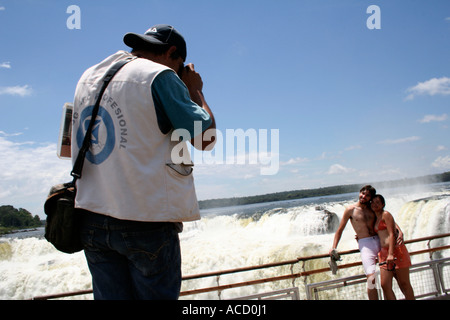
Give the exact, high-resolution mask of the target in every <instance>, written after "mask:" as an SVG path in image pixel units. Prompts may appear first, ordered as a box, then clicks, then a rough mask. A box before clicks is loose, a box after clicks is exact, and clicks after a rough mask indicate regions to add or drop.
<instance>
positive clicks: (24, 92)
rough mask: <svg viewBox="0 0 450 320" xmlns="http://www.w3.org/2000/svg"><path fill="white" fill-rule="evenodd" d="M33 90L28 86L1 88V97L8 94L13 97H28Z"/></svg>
mask: <svg viewBox="0 0 450 320" xmlns="http://www.w3.org/2000/svg"><path fill="white" fill-rule="evenodd" d="M32 91H33V90H32V89H31V88H30V86H28V85H27V84H26V85H24V86H14V87H0V95H3V94H8V95H12V96H21V97H24V96H28V95H30V94H31V92H32Z"/></svg>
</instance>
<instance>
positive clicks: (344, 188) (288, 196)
mask: <svg viewBox="0 0 450 320" xmlns="http://www.w3.org/2000/svg"><path fill="white" fill-rule="evenodd" d="M448 181H450V171H448V172H444V173H441V174H434V175H428V176H423V177H417V178H408V179H400V180H392V181H383V182H374V183H364V184H371V185H373V186H374V187H375V188H377V187H378V188H394V187H402V186H411V185H419V184H430V183H438V182H448ZM364 184H350V185H341V186H332V187H324V188H316V189H304V190H294V191H285V192H277V193H269V194H264V195H257V196H247V197H235V198H222V199H211V200H202V201H199V207H200V209H210V208H219V207H230V206H240V205H246V204H254V203H263V202H272V201H283V200H294V199H303V198H312V197H324V196H330V195H335V194H345V193H352V192H359V190H360V189H361V187H362V186H363V185H364Z"/></svg>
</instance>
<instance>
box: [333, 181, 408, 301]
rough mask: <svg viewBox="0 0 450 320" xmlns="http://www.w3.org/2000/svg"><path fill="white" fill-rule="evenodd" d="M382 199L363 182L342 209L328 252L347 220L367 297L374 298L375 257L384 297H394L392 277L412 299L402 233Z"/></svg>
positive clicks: (376, 298) (338, 238)
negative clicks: (356, 195) (354, 198)
mask: <svg viewBox="0 0 450 320" xmlns="http://www.w3.org/2000/svg"><path fill="white" fill-rule="evenodd" d="M384 206H385V200H384V198H383V196H381V195H377V194H376V190H375V188H373V187H372V186H370V185H366V186H364V187H363V188H362V189H361V190H360V192H359V200H358V202H357V203H356V204H353V205H350V206H349V207H347V208H346V209H345V211H344V215H343V217H342V220H341V222H340V224H339V228H338V230H337V231H336V234H335V236H334V241H333V247H332V249H331V250H330V255H331V256H332V257H333V251H334V250H336V248H337V245H338V243H339V240H340V239H341V236H342V232H343V231H344V228H345V226H346V225H347V222H348V221H349V220H350V222H351V224H352V226H353V229H354V230H355V232H356V238H357V240H358V246H359V251H360V253H361V260H362V263H363V267H364V272H365V274H366V276H367V294H368V296H369V299H370V300H378V292H377V288H376V286H375V271H376V259H377V257H378V261H379V266H380V279H381V287H382V289H383V293H384V297H385V299H388V300H393V299H396V297H395V294H394V291H393V290H392V279H393V278H394V277H395V278H396V280H397V283H398V285H399V287H400V289H401V291H402V292H403V294H404V296H405V299H407V300H413V299H414V291H413V288H412V286H411V282H410V279H409V267H410V266H411V259H410V256H409V253H408V250H407V249H406V247H405V244H404V243H403V233H402V231H401V230H400V228H399V227H398V226H397V225H396V223H395V221H394V218H393V217H392V215H391V214H390V213H389V212H388V211H385V210H384Z"/></svg>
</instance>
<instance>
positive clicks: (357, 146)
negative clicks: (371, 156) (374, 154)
mask: <svg viewBox="0 0 450 320" xmlns="http://www.w3.org/2000/svg"><path fill="white" fill-rule="evenodd" d="M358 149H362V147H361V146H360V145H356V146H350V147H347V148H345V151H352V150H358Z"/></svg>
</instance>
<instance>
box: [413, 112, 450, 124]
mask: <svg viewBox="0 0 450 320" xmlns="http://www.w3.org/2000/svg"><path fill="white" fill-rule="evenodd" d="M445 120H447V114H445V113H444V114H443V115H441V116H437V115H434V114H428V115H426V116H425V117H423V119H421V120H419V122H420V123H429V122H432V121H445Z"/></svg>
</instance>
